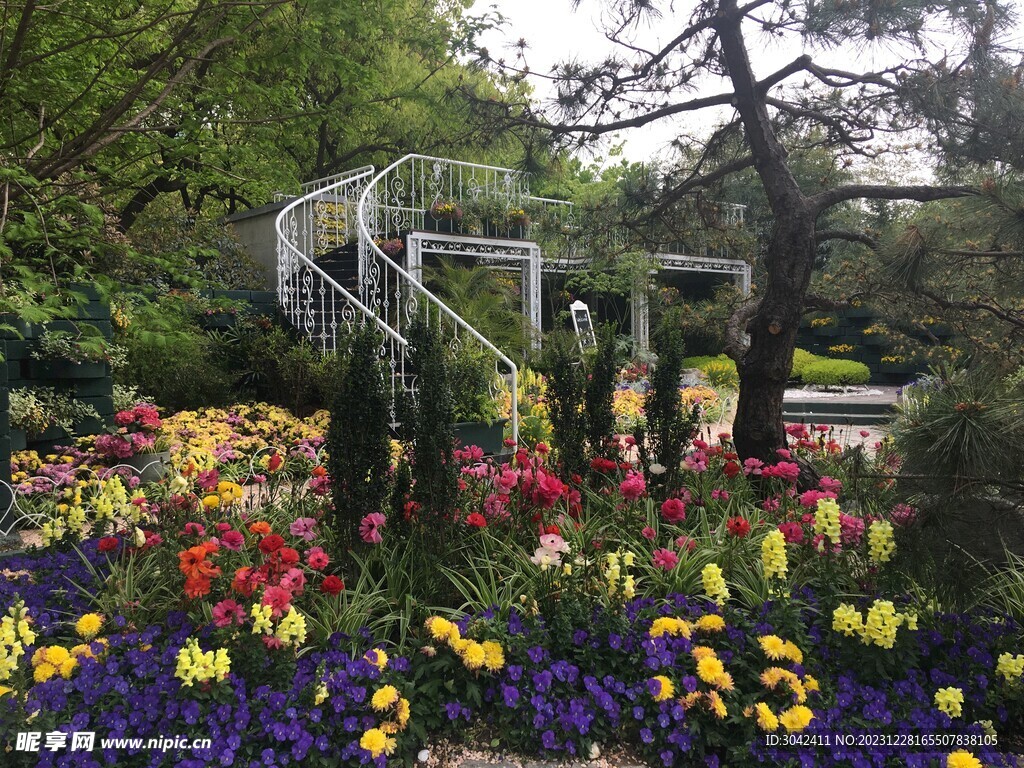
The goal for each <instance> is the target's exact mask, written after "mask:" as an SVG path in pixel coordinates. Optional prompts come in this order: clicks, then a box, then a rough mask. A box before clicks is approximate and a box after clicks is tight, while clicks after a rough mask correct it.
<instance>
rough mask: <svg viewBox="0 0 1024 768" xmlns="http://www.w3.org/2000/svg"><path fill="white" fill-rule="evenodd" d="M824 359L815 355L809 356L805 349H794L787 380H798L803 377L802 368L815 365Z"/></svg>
mask: <svg viewBox="0 0 1024 768" xmlns="http://www.w3.org/2000/svg"><path fill="white" fill-rule="evenodd" d="M824 359H825V358H822V357H818V356H817V355H815V354H811V353H810V352H808V351H807V350H806V349H794V350H793V366H792V368H790V371H789V378H791V379H800V378H802V377H803V373H804V368H806V367H807V366H808V365H810V364H811V363H817V362H819V361H821V360H824Z"/></svg>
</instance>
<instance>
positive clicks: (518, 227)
mask: <svg viewBox="0 0 1024 768" xmlns="http://www.w3.org/2000/svg"><path fill="white" fill-rule="evenodd" d="M529 228H530V214H529V213H527V212H526V211H525V210H524V209H523V208H513V209H512V210H510V211H509V212H508V236H509V237H514V238H517V239H519V240H525V239H526V235H527V230H528V229H529Z"/></svg>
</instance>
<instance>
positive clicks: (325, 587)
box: [320, 576, 345, 595]
mask: <svg viewBox="0 0 1024 768" xmlns="http://www.w3.org/2000/svg"><path fill="white" fill-rule="evenodd" d="M344 588H345V582H343V581H342V580H341V579H339V578H338V577H337V576H328V577H327V578H326V579H324V580H323V583H322V584H321V585H320V591H321V592H323V593H324V594H325V595H337V594H338V593H340V592H341V590H343V589H344Z"/></svg>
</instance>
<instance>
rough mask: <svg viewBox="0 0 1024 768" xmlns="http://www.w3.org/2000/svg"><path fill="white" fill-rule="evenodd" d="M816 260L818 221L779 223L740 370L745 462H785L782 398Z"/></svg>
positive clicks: (797, 217) (738, 424)
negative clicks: (780, 452) (781, 459)
mask: <svg viewBox="0 0 1024 768" xmlns="http://www.w3.org/2000/svg"><path fill="white" fill-rule="evenodd" d="M814 255H815V243H814V219H813V218H812V216H811V215H810V214H809V213H806V212H795V213H791V214H789V215H785V216H783V217H780V218H777V219H776V225H775V231H774V232H773V233H772V239H771V242H770V243H769V247H768V254H767V258H766V259H765V266H766V267H767V276H766V277H767V279H766V283H765V289H764V293H763V299H762V300H761V304H760V307H759V308H758V311H757V313H756V314H755V315H754V316H753V318H752V319H751V320H750V322H749V323H748V325H747V329H748V332H749V333H750V348H749V349H748V350H747V353H746V354H745V355H744V357H743V360H742V363H741V364H740V365H739V377H740V392H739V402H738V404H737V407H736V421H735V423H734V425H733V439H734V441H735V443H736V450H737V452H738V453H739V455H740V457H741V458H743V459H747V458H757V459H761V460H762V461H766V462H769V461H770V462H775V461H778V458H779V457H778V454H777V453H776V451H777V449H779V448H784V447H785V446H786V432H785V426H784V424H783V422H782V398H783V394H784V393H785V390H786V382H787V381H788V379H789V371H790V368H791V367H792V364H793V349H794V348H795V347H796V334H797V330H798V329H799V327H800V318H801V315H802V314H803V302H804V295H805V293H806V292H807V287H808V285H809V284H810V279H811V269H812V267H813V265H814Z"/></svg>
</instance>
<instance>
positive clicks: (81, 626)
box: [75, 613, 103, 640]
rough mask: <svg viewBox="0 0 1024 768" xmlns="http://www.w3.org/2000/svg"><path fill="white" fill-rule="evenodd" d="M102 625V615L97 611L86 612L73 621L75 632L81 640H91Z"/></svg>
mask: <svg viewBox="0 0 1024 768" xmlns="http://www.w3.org/2000/svg"><path fill="white" fill-rule="evenodd" d="M102 626H103V617H102V616H100V615H99V614H98V613H87V614H85V615H84V616H83V617H82V618H80V619H79V620H78V621H76V622H75V632H76V633H77V634H78V636H79V637H81V638H82V639H83V640H92V639H93V638H94V637H96V635H98V634H99V631H100V628H101V627H102Z"/></svg>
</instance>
